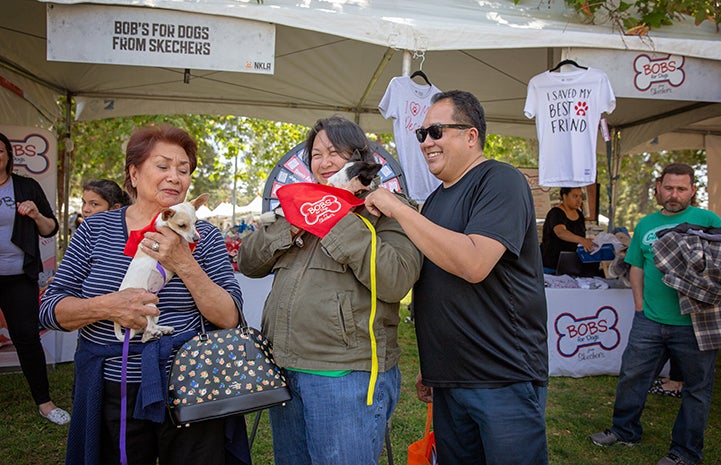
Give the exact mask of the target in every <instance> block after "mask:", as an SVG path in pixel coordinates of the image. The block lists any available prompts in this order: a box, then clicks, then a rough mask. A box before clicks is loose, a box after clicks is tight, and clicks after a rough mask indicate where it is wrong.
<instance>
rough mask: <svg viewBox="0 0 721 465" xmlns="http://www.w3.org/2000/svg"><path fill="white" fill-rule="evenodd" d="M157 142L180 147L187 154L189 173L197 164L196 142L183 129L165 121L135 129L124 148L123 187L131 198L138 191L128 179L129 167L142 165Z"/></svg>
mask: <svg viewBox="0 0 721 465" xmlns="http://www.w3.org/2000/svg"><path fill="white" fill-rule="evenodd" d="M158 142H167V143H168V144H174V145H178V146H180V147H182V148H183V150H185V154H186V155H188V160H189V161H190V172H191V173H192V172H193V171H195V168H196V167H197V165H198V158H197V155H198V144H197V143H196V142H195V139H193V138H192V137H191V136H190V134H188V133H187V132H186V131H184V130H183V129H180V128H177V127H175V126H172V125H170V124H165V123H160V124H151V125H148V126H143V127H142V128H139V129H136V130H135V131H134V132H133V134H132V135H131V136H130V140H128V146H127V148H126V149H125V182H124V183H123V187H125V190H126V191H127V192H128V193H129V194H130V195H131V196H132V197H133V198H135V197H136V196H137V194H138V191H137V189H135V187H133V183H132V180H131V179H130V167H131V166H140V165H142V164H143V162H144V161H145V160H146V159H147V158H148V156H149V155H150V151H151V150H152V149H153V147H154V146H155V144H157V143H158Z"/></svg>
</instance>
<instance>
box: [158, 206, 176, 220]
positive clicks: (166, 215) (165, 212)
mask: <svg viewBox="0 0 721 465" xmlns="http://www.w3.org/2000/svg"><path fill="white" fill-rule="evenodd" d="M173 215H175V210H173V209H172V208H164V209H162V210H161V211H160V217H161V218H162V219H163V221H168V220H169V219H170V218H172V217H173Z"/></svg>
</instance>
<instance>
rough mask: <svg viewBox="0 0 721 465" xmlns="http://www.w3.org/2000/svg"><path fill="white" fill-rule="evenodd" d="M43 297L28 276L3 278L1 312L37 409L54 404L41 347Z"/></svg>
mask: <svg viewBox="0 0 721 465" xmlns="http://www.w3.org/2000/svg"><path fill="white" fill-rule="evenodd" d="M39 293H40V289H39V287H38V283H37V281H33V280H32V279H30V278H29V277H28V276H27V275H25V274H19V275H12V276H0V309H2V311H3V315H5V322H6V323H7V325H8V332H9V333H10V339H12V341H13V344H14V345H15V350H16V351H17V354H18V359H19V360H20V368H22V370H23V374H24V375H25V379H26V380H27V381H28V384H29V385H30V393H31V394H32V396H33V400H35V403H36V404H37V405H40V404H44V403H45V402H49V401H50V386H49V384H48V372H47V368H46V367H45V352H44V351H43V346H42V344H41V343H40V329H39V326H40V321H39V315H38V314H39V312H40V305H39V303H38V296H39Z"/></svg>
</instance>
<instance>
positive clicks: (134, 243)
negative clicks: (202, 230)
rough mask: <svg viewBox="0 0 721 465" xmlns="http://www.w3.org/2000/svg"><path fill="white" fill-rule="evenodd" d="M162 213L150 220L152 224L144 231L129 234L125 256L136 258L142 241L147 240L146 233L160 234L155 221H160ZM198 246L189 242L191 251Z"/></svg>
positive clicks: (138, 230) (137, 230) (124, 251)
mask: <svg viewBox="0 0 721 465" xmlns="http://www.w3.org/2000/svg"><path fill="white" fill-rule="evenodd" d="M159 215H160V213H158V214H157V215H155V217H153V219H152V220H150V224H149V225H147V226H146V227H144V228H143V229H136V230H134V231H130V233H129V234H128V242H126V243H125V249H123V254H124V255H127V256H128V257H134V256H135V253H136V252H137V251H138V245H139V244H140V241H142V240H143V239H144V238H145V233H146V232H158V230H157V229H155V221H156V220H157V219H158V216H159ZM196 245H197V242H189V243H188V247H190V251H191V252H193V251H195V246H196Z"/></svg>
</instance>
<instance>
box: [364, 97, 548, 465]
mask: <svg viewBox="0 0 721 465" xmlns="http://www.w3.org/2000/svg"><path fill="white" fill-rule="evenodd" d="M416 135H417V136H418V140H419V141H420V143H421V151H422V152H423V155H424V156H425V159H426V163H427V164H428V168H429V169H430V171H431V173H433V175H434V176H436V177H437V178H438V179H440V180H441V181H442V184H441V185H440V186H439V187H438V188H437V189H436V190H435V191H433V193H432V194H431V195H430V196H429V197H428V199H427V200H426V203H425V204H424V205H423V208H422V210H421V212H420V213H419V212H418V211H417V210H416V209H414V208H412V207H410V206H408V205H405V204H403V203H401V202H399V201H398V199H397V198H396V197H395V196H394V195H393V194H392V193H391V192H389V191H388V190H385V189H378V190H376V191H374V192H372V193H371V194H370V195H369V196H368V197H367V198H366V206H367V208H368V209H369V210H370V211H371V212H372V213H374V214H380V213H383V214H384V215H385V216H388V217H391V218H393V219H395V220H396V221H398V222H399V223H400V225H401V226H402V227H403V230H404V231H405V232H406V234H408V237H410V239H411V240H412V241H413V242H414V243H415V244H416V246H418V248H419V249H420V250H421V252H423V254H424V255H425V260H424V262H423V268H422V270H421V276H420V278H419V279H418V282H417V283H416V284H415V286H414V287H413V309H414V312H415V323H416V337H417V339H418V351H419V356H420V365H421V374H420V375H419V377H418V380H417V382H416V389H417V391H418V392H417V393H418V397H419V398H420V399H421V400H422V401H425V402H430V401H432V402H433V426H434V433H435V438H436V442H437V445H438V463H440V464H443V465H470V464H479V465H480V464H514V465H545V464H547V463H548V446H547V441H546V421H545V410H546V392H547V384H548V343H547V335H546V318H547V309H546V296H545V290H544V284H543V272H542V264H541V250H540V248H539V246H538V234H537V232H536V213H535V210H534V208H533V197H532V195H531V190H530V188H529V186H528V182H527V181H526V179H525V177H524V176H523V174H521V173H520V172H519V171H518V170H517V169H515V168H514V167H512V166H510V165H508V164H505V163H501V162H498V161H496V160H488V159H486V158H485V157H484V155H483V147H484V144H485V138H486V120H485V115H484V111H483V107H482V106H481V104H480V102H479V101H478V99H476V97H475V96H474V95H472V94H470V93H468V92H463V91H450V92H443V93H440V94H436V95H435V96H433V99H432V105H431V107H430V108H429V110H428V112H427V114H426V117H425V119H424V121H423V127H421V128H419V129H417V130H416Z"/></svg>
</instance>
